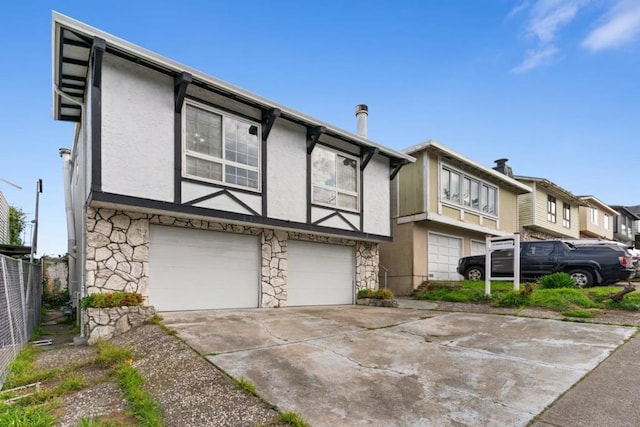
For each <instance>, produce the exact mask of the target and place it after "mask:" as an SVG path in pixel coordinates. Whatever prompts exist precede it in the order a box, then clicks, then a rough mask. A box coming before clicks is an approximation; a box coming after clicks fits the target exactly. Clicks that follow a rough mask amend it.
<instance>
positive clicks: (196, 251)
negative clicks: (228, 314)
mask: <svg viewBox="0 0 640 427" xmlns="http://www.w3.org/2000/svg"><path fill="white" fill-rule="evenodd" d="M258 254H259V238H258V237H257V236H248V235H242V234H232V233H221V232H215V231H203V230H192V229H186V228H178V227H163V226H151V235H150V244H149V303H150V304H151V305H153V306H155V307H156V309H157V310H161V311H175V310H206V309H215V308H245V307H257V306H258V289H259V266H260V261H259V257H258Z"/></svg>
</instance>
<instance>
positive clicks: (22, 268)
mask: <svg viewBox="0 0 640 427" xmlns="http://www.w3.org/2000/svg"><path fill="white" fill-rule="evenodd" d="M41 303H42V268H41V266H40V265H36V264H31V263H28V262H26V261H21V260H17V259H13V258H9V257H6V256H4V255H0V388H2V384H3V383H4V380H5V379H6V376H7V374H8V373H9V364H10V363H11V361H12V360H13V359H14V358H15V357H16V356H17V355H18V353H19V352H20V349H21V348H22V346H24V345H25V344H26V343H27V342H28V341H29V338H31V334H32V333H33V331H34V330H35V328H36V326H38V325H39V324H40V307H41Z"/></svg>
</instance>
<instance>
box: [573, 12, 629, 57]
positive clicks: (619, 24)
mask: <svg viewBox="0 0 640 427" xmlns="http://www.w3.org/2000/svg"><path fill="white" fill-rule="evenodd" d="M639 35H640V3H639V2H638V0H620V1H618V2H617V3H616V4H615V6H613V7H612V8H611V10H610V11H609V12H608V13H607V14H606V15H605V18H604V22H603V23H602V24H600V25H599V26H598V27H597V28H595V29H594V30H593V31H591V32H590V33H589V35H587V37H586V38H585V39H584V40H583V42H582V46H583V47H585V48H587V49H589V50H591V51H593V52H597V51H600V50H604V49H610V48H616V47H619V46H622V45H624V44H628V43H631V42H633V41H634V40H635V39H636V38H638V36H639Z"/></svg>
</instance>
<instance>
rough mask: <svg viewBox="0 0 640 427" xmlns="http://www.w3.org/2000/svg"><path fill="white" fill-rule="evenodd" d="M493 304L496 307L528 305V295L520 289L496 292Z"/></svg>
mask: <svg viewBox="0 0 640 427" xmlns="http://www.w3.org/2000/svg"><path fill="white" fill-rule="evenodd" d="M493 304H494V305H496V306H498V307H526V306H528V305H529V295H527V294H526V293H524V292H522V291H509V292H505V293H502V294H497V295H496V297H495V299H494V300H493Z"/></svg>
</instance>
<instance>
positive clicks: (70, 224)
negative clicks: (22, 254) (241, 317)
mask: <svg viewBox="0 0 640 427" xmlns="http://www.w3.org/2000/svg"><path fill="white" fill-rule="evenodd" d="M53 90H54V92H55V93H56V94H58V95H59V96H60V97H62V98H64V99H66V100H67V101H69V102H71V103H73V104H75V105H78V106H79V107H80V120H81V121H80V124H76V126H79V127H80V128H79V129H78V127H76V135H78V133H79V132H77V131H78V130H80V131H81V132H82V133H81V135H80V138H82V140H83V141H86V140H87V138H86V137H87V135H86V131H87V129H86V127H85V122H84V118H85V111H86V110H85V106H84V103H83V102H82V100H80V99H77V98H74V97H72V96H69V95H68V94H66V93H64V92H63V91H62V90H60V88H59V87H58V86H54V87H53ZM77 139H79V138H76V140H77ZM60 157H62V160H63V174H64V178H63V179H64V192H65V209H66V214H67V239H68V241H67V244H68V251H69V271H70V272H71V271H73V272H74V276H76V274H75V271H76V270H75V269H76V261H77V260H78V247H77V235H76V224H75V218H74V215H73V197H72V192H71V180H72V169H73V168H72V164H73V160H72V159H71V151H70V150H69V149H67V148H61V149H60ZM85 160H86V159H85ZM82 213H83V218H86V216H87V215H86V206H85V205H84V204H83V206H82ZM85 227H86V221H83V227H82V230H83V237H84V238H85V239H84V240H83V242H86V236H85V233H86V230H85ZM85 250H86V249H85V245H83V247H82V254H80V255H81V256H80V261H81V262H82V260H85V259H86V258H85V253H84V251H85ZM84 276H85V267H84V266H81V269H80V277H79V278H78V277H74V278H75V279H76V283H78V294H79V295H78V301H77V307H76V309H77V311H78V322H79V323H80V340H81V341H82V340H84V338H85V335H84V314H85V313H84V310H82V309H81V307H80V301H81V300H82V298H84V284H85V277H84Z"/></svg>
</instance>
